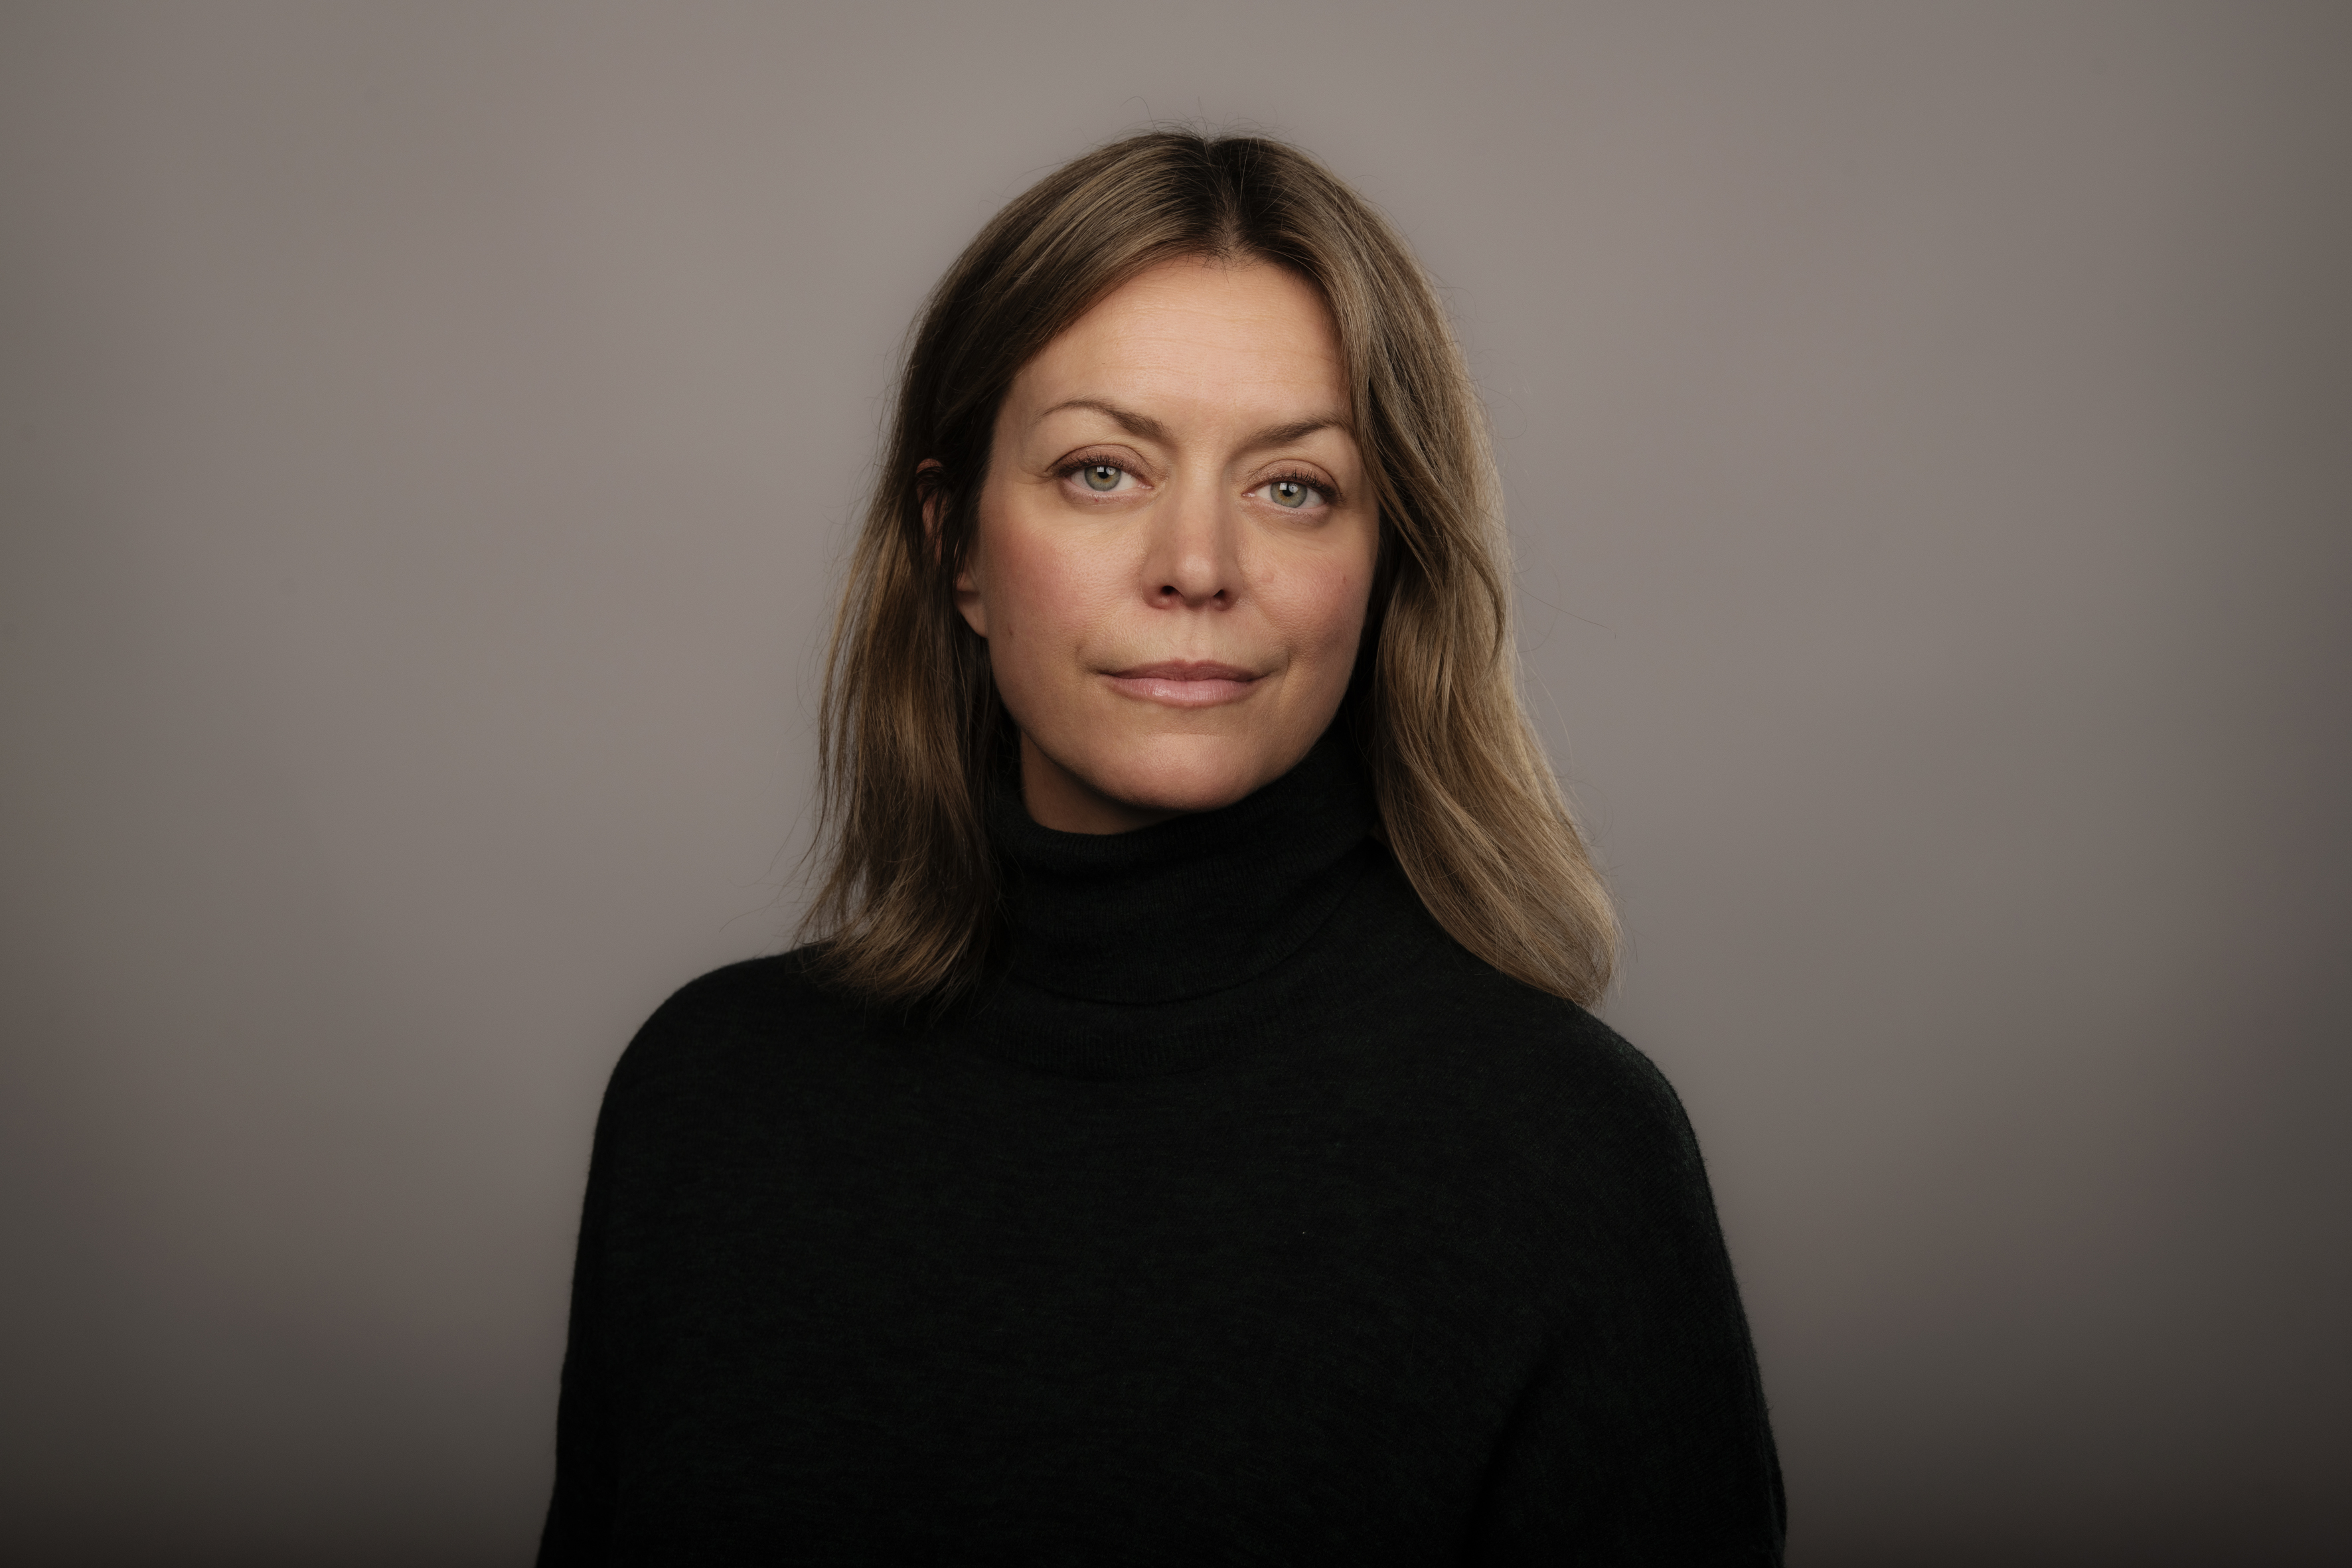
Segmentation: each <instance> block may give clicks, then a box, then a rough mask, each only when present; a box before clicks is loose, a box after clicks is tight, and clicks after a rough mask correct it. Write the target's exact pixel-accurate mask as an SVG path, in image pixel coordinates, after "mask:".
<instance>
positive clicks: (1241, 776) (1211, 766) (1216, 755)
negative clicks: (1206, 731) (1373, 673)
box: [1087, 735, 1297, 812]
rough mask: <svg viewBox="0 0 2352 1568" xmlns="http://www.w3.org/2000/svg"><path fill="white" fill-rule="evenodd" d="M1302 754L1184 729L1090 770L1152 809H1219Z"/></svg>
mask: <svg viewBox="0 0 2352 1568" xmlns="http://www.w3.org/2000/svg"><path fill="white" fill-rule="evenodd" d="M1296 761H1297V759H1296V758H1286V757H1282V756H1277V755H1274V754H1271V749H1270V748H1261V747H1256V746H1237V745H1235V744H1234V742H1231V741H1229V740H1226V739H1224V738H1223V737H1215V736H1208V735H1181V736H1167V737H1162V738H1160V739H1159V740H1157V741H1155V742H1146V743H1145V744H1143V745H1141V746H1139V747H1137V748H1136V749H1135V750H1134V751H1132V752H1129V753H1128V754H1127V755H1125V756H1123V757H1120V758H1118V759H1117V760H1116V761H1115V762H1110V763H1109V765H1107V766H1105V767H1102V768H1100V769H1099V770H1097V769H1089V770H1087V772H1088V773H1091V774H1092V775H1093V776H1092V778H1091V779H1089V781H1088V782H1089V783H1091V784H1093V785H1094V787H1095V788H1097V790H1100V791H1101V792H1102V793H1103V794H1104V795H1108V796H1110V797H1111V798H1112V799H1114V800H1118V801H1122V802H1124V803H1126V804H1127V805H1134V806H1139V807H1141V808H1143V809H1144V810H1146V811H1180V812H1192V811H1215V810H1216V809H1218V808H1219V807H1220V806H1227V805H1233V804H1234V802H1235V801H1237V800H1240V799H1241V798H1242V797H1243V796H1244V795H1251V794H1254V793H1255V792H1256V791H1257V790H1258V789H1260V788H1262V787H1263V786H1265V785H1266V784H1272V783H1273V782H1274V781H1275V780H1276V779H1277V778H1279V777H1281V776H1282V775H1283V773H1286V772H1287V771H1289V767H1290V765H1291V763H1295V762H1296Z"/></svg>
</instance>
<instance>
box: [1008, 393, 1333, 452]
mask: <svg viewBox="0 0 2352 1568" xmlns="http://www.w3.org/2000/svg"><path fill="white" fill-rule="evenodd" d="M1073 408H1088V409H1092V410H1093V411H1094V412H1095V413H1097V414H1099V415H1102V416H1104V417H1105V418H1107V419H1108V420H1110V421H1111V422H1112V423H1113V424H1115V425H1117V426H1118V427H1119V428H1120V429H1122V430H1124V431H1126V432H1127V433H1128V434H1129V435H1130V436H1139V437H1142V438H1143V439H1144V440H1147V441H1166V440H1167V439H1168V426H1165V425H1162V424H1161V423H1160V421H1159V420H1157V419H1154V418H1152V417H1151V416H1150V415H1149V414H1139V413H1137V412H1136V411H1135V410H1134V409H1132V408H1122V407H1120V406H1119V405H1118V404H1116V403H1110V402H1106V401H1105V400H1104V399H1102V398H1099V397H1073V398H1071V399H1070V400H1069V401H1068V402H1066V403H1056V404H1055V405H1054V406H1053V407H1051V408H1048V409H1047V410H1045V413H1043V414H1040V415H1039V416H1037V422H1038V423H1039V424H1041V425H1042V424H1044V423H1045V420H1047V419H1048V418H1050V417H1052V416H1054V415H1056V414H1061V413H1065V412H1066V411H1067V410H1069V409H1073ZM1347 427H1348V426H1347V423H1346V421H1344V420H1341V419H1337V418H1330V417H1323V418H1316V419H1295V420H1293V421H1291V422H1290V423H1289V424H1287V425H1269V426H1266V427H1265V429H1263V430H1260V431H1258V432H1257V433H1256V434H1255V435H1253V436H1251V437H1250V438H1249V439H1248V440H1246V441H1244V442H1243V443H1242V450H1243V451H1244V452H1255V451H1259V450H1261V449H1263V448H1265V447H1286V446H1288V445H1289V444H1290V443H1291V442H1293V441H1297V440H1301V439H1304V438H1305V437H1308V436H1312V435H1313V434H1315V432H1316V431H1318V430H1345V429H1346V428H1347Z"/></svg>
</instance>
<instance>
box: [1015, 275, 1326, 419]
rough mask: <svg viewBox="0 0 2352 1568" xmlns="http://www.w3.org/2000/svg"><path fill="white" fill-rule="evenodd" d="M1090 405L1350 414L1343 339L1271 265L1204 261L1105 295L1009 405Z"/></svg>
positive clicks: (1024, 379) (1041, 357)
mask: <svg viewBox="0 0 2352 1568" xmlns="http://www.w3.org/2000/svg"><path fill="white" fill-rule="evenodd" d="M1088 393H1104V394H1113V395H1122V396H1124V397H1127V398H1144V397H1148V398H1153V399H1156V400H1162V401H1172V402H1177V403H1192V404H1202V405H1212V406H1214V405H1234V404H1245V405H1248V406H1249V407H1250V408H1251V409H1252V410H1253V411H1260V410H1262V409H1263V408H1264V406H1265V405H1268V404H1272V403H1280V404H1283V405H1306V404H1313V405H1317V411H1318V412H1329V411H1344V410H1345V408H1346V406H1347V403H1348V397H1347V382H1346V376H1345V373H1344V370H1343V368H1342V364H1341V355H1340V351H1339V331H1338V330H1337V328H1336V327H1335V326H1334V324H1333V322H1332V320H1331V311H1330V309H1329V307H1328V306H1327V305H1325V304H1324V302H1323V297H1322V295H1321V294H1320V293H1319V292H1318V291H1317V290H1316V289H1315V287H1314V285H1312V284H1310V283H1308V282H1307V280H1306V279H1303V278H1301V277H1299V276H1298V275H1297V273H1295V272H1292V271H1290V270H1288V269H1287V268H1281V267H1276V266H1274V265H1272V264H1270V263H1267V262H1264V261H1240V262H1231V261H1222V260H1215V259H1209V258H1198V257H1185V258H1180V259H1178V260H1175V261H1170V262H1164V263H1162V264H1161V265H1160V266H1158V267H1154V268H1150V269H1149V270H1148V271H1145V272H1142V273H1140V274H1139V275H1138V276H1136V277H1134V278H1132V279H1129V280H1128V281H1127V282H1125V283H1123V284H1121V285H1120V286H1119V287H1118V288H1117V289H1113V290H1112V291H1111V292H1110V293H1108V294H1107V295H1105V296H1104V297H1103V298H1102V299H1101V300H1098V301H1097V302H1096V303H1095V305H1094V306H1093V308H1092V309H1090V310H1087V312H1086V314H1084V315H1083V316H1080V317H1079V318H1078V319H1077V320H1076V321H1074V322H1072V323H1071V324H1070V325H1069V326H1068V327H1067V328H1066V329H1065V330H1064V331H1063V332H1062V333H1061V335H1060V336H1058V337H1056V338H1055V339H1054V340H1053V342H1049V343H1048V344H1046V345H1045V348H1044V349H1043V350H1042V351H1041V352H1040V353H1038V355H1037V357H1036V358H1034V359H1033V360H1032V361H1030V362H1029V363H1028V364H1027V365H1025V366H1024V367H1023V369H1022V372H1021V374H1020V376H1019V378H1018V379H1017V380H1016V382H1015V383H1014V386H1013V401H1015V402H1021V403H1028V404H1030V405H1032V406H1048V405H1052V404H1054V403H1056V402H1059V401H1061V400H1062V399H1064V398H1066V397H1071V396H1079V395H1087V394H1088Z"/></svg>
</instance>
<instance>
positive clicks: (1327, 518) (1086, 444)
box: [956, 258, 1379, 833]
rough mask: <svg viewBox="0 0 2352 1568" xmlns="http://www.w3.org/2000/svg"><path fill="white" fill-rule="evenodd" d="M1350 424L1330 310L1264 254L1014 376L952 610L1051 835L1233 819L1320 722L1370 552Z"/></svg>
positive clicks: (1110, 321)
mask: <svg viewBox="0 0 2352 1568" xmlns="http://www.w3.org/2000/svg"><path fill="white" fill-rule="evenodd" d="M1348 409H1349V400H1348V387H1347V381H1346V378H1345V375H1344V373H1343V371H1342V368H1341V361H1340V354H1339V336H1338V332H1337V331H1336V330H1335V328H1334V327H1333V324H1332V321H1331V316H1330V311H1329V310H1328V308H1327V307H1326V306H1325V305H1324V303H1323V300H1322V298H1321V296H1320V295H1319V294H1318V293H1317V292H1316V290H1315V289H1314V288H1313V287H1312V286H1311V285H1309V284H1307V282H1306V281H1304V280H1303V279H1300V278H1298V277H1297V275H1295V274H1293V273H1291V272H1288V271H1286V270H1284V269H1283V268H1277V267H1274V266H1270V265H1266V264H1264V263H1242V264H1232V263H1227V262H1222V261H1209V260H1202V259H1197V258H1186V259H1183V260H1179V261H1173V262H1170V263H1167V264H1165V265H1163V266H1160V267H1158V268H1153V269H1152V270H1150V271H1148V272H1145V273H1143V274H1142V275H1140V276H1139V277H1138V278H1136V279H1133V280H1131V281H1129V283H1127V284H1126V285H1124V286H1123V287H1121V288H1119V289H1116V290H1114V291H1113V292H1112V293H1110V294H1109V295H1108V296H1106V297H1105V298H1104V299H1103V300H1101V301H1100V302H1099V303H1097V305H1096V306H1095V307H1094V308H1093V309H1092V310H1088V311H1087V313H1086V314H1085V315H1084V316H1082V317H1080V318H1079V319H1078V320H1077V321H1076V322H1074V323H1073V324H1072V325H1071V326H1070V327H1069V328H1068V330H1066V331H1064V332H1063V333H1062V334H1061V335H1060V336H1059V337H1057V338H1055V340H1054V341H1053V342H1050V343H1048V344H1047V345H1046V346H1045V349H1044V350H1043V351H1042V352H1041V353H1038V355H1037V357H1036V358H1035V359H1034V360H1032V361H1030V363H1028V364H1027V365H1025V366H1024V367H1023V369H1022V371H1021V374H1020V375H1019V376H1018V377H1016V378H1015V380H1014V382H1013V388H1012V391H1011V393H1010V394H1009V395H1007V396H1006V398H1005V401H1004V406H1003V409H1002V410H1001V411H1000V412H999V414H998V416H997V421H996V429H995V434H994V440H993V444H992V447H991V457H990V463H989V474H988V479H987V483H986V485H985V486H984V487H983V489H982V493H981V498H980V511H979V527H978V532H977V537H976V540H975V544H974V548H973V551H972V553H971V559H970V562H969V564H968V567H967V570H966V571H965V572H964V573H963V574H961V576H960V577H959V578H958V579H957V583H956V589H957V594H956V600H957V606H958V608H959V609H960V610H961V612H962V614H963V616H964V619H965V621H966V622H967V623H969V624H970V626H971V629H972V630H973V631H975V632H977V633H978V634H980V636H982V637H985V638H987V639H988V648H989V661H990V665H991V668H992V669H993V671H994V673H995V678H996V685H997V689H998V691H999V692H1000V693H1001V694H1002V696H1003V700H1004V705H1005V707H1006V709H1007V710H1009V711H1010V712H1011V714H1012V716H1013V723H1014V724H1015V725H1016V726H1017V727H1018V728H1019V730H1020V731H1021V782H1022V795H1023V798H1024V801H1025V802H1026V804H1027V805H1028V808H1029V814H1030V816H1033V817H1034V818H1035V819H1036V820H1037V821H1038V822H1039V823H1041V824H1042V825H1044V826H1047V827H1052V828H1057V829H1060V830H1062V831H1064V832H1069V833H1123V832H1127V831H1129V830H1130V829H1133V828H1137V827H1143V826H1149V825H1150V824H1151V823H1154V822H1159V821H1162V820H1164V819H1166V818H1168V817H1170V816H1176V815H1178V814H1180V813H1182V812H1190V811H1209V810H1213V809H1215V808H1216V807H1218V806H1222V805H1231V804H1232V803H1233V802H1234V801H1236V800H1239V799H1241V798H1242V797H1243V796H1244V795H1248V794H1249V793H1251V792H1252V791H1253V790H1255V789H1257V788H1258V787H1259V786H1261V785H1263V784H1269V783H1271V782H1272V781H1274V780H1275V779H1276V778H1279V777H1281V776H1282V775H1283V774H1284V773H1287V772H1288V771H1289V770H1290V769H1291V768H1292V767H1293V766H1294V765H1296V764H1297V762H1298V761H1299V759H1300V758H1302V757H1304V756H1305V755H1306V754H1307V748H1309V747H1310V746H1312V745H1313V744H1314V743H1315V741H1316V738H1317V737H1318V736H1319V735H1320V734H1321V733H1322V732H1323V731H1324V730H1325V728H1326V727H1328V725H1329V723H1330V721H1331V720H1332V717H1333V716H1334V715H1335V714H1336V713H1337V712H1338V711H1339V700H1340V699H1341V698H1342V697H1343V696H1344V695H1345V694H1346V692H1347V689H1348V679H1349V675H1350V673H1351V672H1352V670H1353V668H1354V665H1355V658H1356V647H1357V644H1358V642H1359V641H1360V638H1361V637H1362V633H1363V626H1364V614H1365V607H1366V605H1367V602H1368V599H1369V597H1370V592H1371V581H1372V568H1373V563H1374V560H1375V557H1376V555H1377V552H1378V546H1379V531H1378V522H1377V518H1376V515H1375V512H1374V510H1373V507H1372V504H1371V502H1370V498H1369V497H1368V496H1367V495H1366V493H1365V491H1366V488H1367V487H1366V484H1365V476H1364V471H1363V462H1362V459H1361V457H1360V454H1359V453H1358V451H1357V448H1356V442H1355V437H1353V436H1352V435H1351V434H1350V433H1349V429H1348ZM1090 476H1091V479H1092V480H1093V482H1091V483H1090V482H1089V477H1090ZM1097 487H1101V488H1097ZM1286 500H1292V501H1297V502H1298V503H1299V504H1297V505H1286V504H1284V502H1285V501H1286Z"/></svg>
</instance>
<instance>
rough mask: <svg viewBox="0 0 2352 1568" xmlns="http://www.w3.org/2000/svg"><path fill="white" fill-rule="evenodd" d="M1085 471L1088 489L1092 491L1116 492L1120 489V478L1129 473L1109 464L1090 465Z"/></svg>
mask: <svg viewBox="0 0 2352 1568" xmlns="http://www.w3.org/2000/svg"><path fill="white" fill-rule="evenodd" d="M1085 471H1086V476H1087V489H1090V490H1115V489H1118V480H1119V476H1120V475H1122V474H1124V473H1126V472H1127V470H1126V469H1125V468H1113V467H1112V466H1111V465H1110V464H1108V463H1088V464H1087V466H1086V470H1085Z"/></svg>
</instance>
